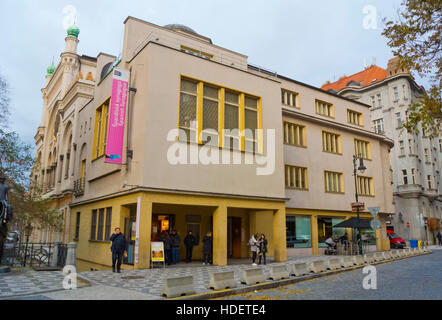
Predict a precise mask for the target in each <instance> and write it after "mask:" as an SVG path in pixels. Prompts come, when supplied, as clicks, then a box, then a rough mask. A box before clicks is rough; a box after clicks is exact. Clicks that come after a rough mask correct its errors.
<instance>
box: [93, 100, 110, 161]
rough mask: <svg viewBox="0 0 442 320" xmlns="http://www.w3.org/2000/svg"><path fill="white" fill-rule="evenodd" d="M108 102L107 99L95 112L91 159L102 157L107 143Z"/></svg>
mask: <svg viewBox="0 0 442 320" xmlns="http://www.w3.org/2000/svg"><path fill="white" fill-rule="evenodd" d="M109 102H110V99H108V100H107V101H106V102H105V103H104V104H102V105H101V106H100V107H99V108H97V110H96V111H95V126H94V141H93V148H92V152H93V154H92V158H93V159H95V158H98V157H100V156H102V155H104V152H105V150H106V143H107V129H108V125H109Z"/></svg>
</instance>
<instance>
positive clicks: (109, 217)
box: [104, 208, 112, 240]
mask: <svg viewBox="0 0 442 320" xmlns="http://www.w3.org/2000/svg"><path fill="white" fill-rule="evenodd" d="M111 222H112V208H106V225H105V229H104V230H105V231H104V239H105V240H108V239H109V238H110V231H111Z"/></svg>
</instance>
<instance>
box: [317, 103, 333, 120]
mask: <svg viewBox="0 0 442 320" xmlns="http://www.w3.org/2000/svg"><path fill="white" fill-rule="evenodd" d="M315 105H316V108H315V110H316V113H317V114H320V115H322V116H326V117H330V118H333V117H334V110H333V105H332V104H331V103H328V102H324V101H321V100H317V99H316V101H315Z"/></svg>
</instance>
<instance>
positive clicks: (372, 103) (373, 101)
mask: <svg viewBox="0 0 442 320" xmlns="http://www.w3.org/2000/svg"><path fill="white" fill-rule="evenodd" d="M371 106H372V107H373V108H376V97H375V96H371Z"/></svg>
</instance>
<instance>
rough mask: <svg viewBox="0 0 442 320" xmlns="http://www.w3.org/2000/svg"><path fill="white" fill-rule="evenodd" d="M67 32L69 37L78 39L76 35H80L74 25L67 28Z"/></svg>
mask: <svg viewBox="0 0 442 320" xmlns="http://www.w3.org/2000/svg"><path fill="white" fill-rule="evenodd" d="M67 32H68V36H69V37H74V38H78V35H79V34H80V29H79V28H78V27H77V26H76V25H75V24H74V25H72V26H70V27H69V28H68V30H67Z"/></svg>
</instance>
